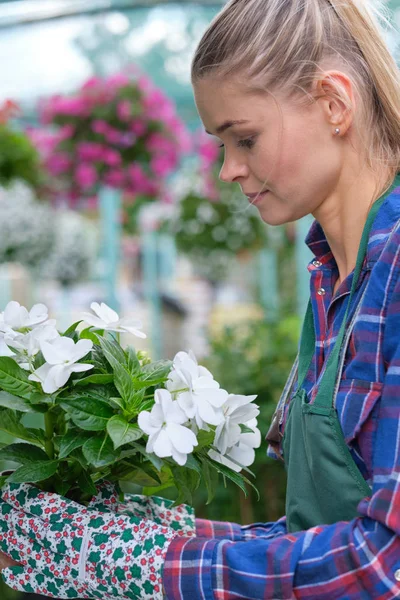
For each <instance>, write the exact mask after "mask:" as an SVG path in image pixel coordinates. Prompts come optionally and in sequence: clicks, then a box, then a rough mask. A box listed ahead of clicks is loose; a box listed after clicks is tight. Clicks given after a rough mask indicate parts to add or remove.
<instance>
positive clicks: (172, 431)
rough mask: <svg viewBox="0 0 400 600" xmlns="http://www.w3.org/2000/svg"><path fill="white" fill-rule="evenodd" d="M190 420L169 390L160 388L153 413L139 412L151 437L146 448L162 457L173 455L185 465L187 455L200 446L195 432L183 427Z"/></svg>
mask: <svg viewBox="0 0 400 600" xmlns="http://www.w3.org/2000/svg"><path fill="white" fill-rule="evenodd" d="M186 421H187V417H186V415H185V413H184V412H183V410H181V408H180V407H179V405H178V403H177V402H176V401H174V400H173V399H172V396H171V394H170V393H169V391H168V390H163V389H158V390H156V392H155V404H154V406H153V407H152V409H151V412H149V411H147V410H144V411H142V412H141V413H140V414H139V415H138V425H139V427H140V429H142V431H144V432H145V433H147V435H148V436H149V439H148V441H147V445H146V451H147V452H154V454H156V455H157V456H159V457H160V458H164V457H166V456H172V458H173V459H174V460H175V461H176V462H177V463H178V465H181V466H183V465H184V464H185V463H186V461H187V455H188V454H190V453H191V452H193V447H194V446H197V438H196V436H195V434H194V433H193V431H191V430H190V429H188V428H187V427H184V426H183V423H185V422H186Z"/></svg>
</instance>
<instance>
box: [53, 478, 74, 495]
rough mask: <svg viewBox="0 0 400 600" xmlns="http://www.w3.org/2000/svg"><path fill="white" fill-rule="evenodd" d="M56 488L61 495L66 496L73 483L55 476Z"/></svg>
mask: <svg viewBox="0 0 400 600" xmlns="http://www.w3.org/2000/svg"><path fill="white" fill-rule="evenodd" d="M54 489H55V491H56V493H57V494H59V495H60V496H65V495H66V494H67V492H68V490H70V489H71V483H69V482H68V481H62V480H61V479H58V477H55V478H54Z"/></svg>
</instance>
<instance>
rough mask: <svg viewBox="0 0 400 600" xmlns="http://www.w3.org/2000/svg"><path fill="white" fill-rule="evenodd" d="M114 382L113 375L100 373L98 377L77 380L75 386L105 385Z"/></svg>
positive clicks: (91, 376) (92, 376) (90, 376)
mask: <svg viewBox="0 0 400 600" xmlns="http://www.w3.org/2000/svg"><path fill="white" fill-rule="evenodd" d="M112 381H114V376H113V375H112V374H111V373H98V374H97V375H89V376H88V377H83V378H82V379H76V380H75V381H74V382H73V385H75V386H81V385H90V384H91V383H95V384H100V385H104V384H106V383H112Z"/></svg>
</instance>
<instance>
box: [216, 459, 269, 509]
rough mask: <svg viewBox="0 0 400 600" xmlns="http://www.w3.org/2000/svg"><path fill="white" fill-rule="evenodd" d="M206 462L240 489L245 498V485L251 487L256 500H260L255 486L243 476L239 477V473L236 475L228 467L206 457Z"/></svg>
mask: <svg viewBox="0 0 400 600" xmlns="http://www.w3.org/2000/svg"><path fill="white" fill-rule="evenodd" d="M207 460H208V462H209V463H210V464H211V465H212V466H213V467H214V468H215V469H216V470H217V471H218V472H219V473H221V474H222V475H225V477H227V478H228V479H230V480H231V481H233V483H235V484H236V485H237V486H238V487H240V489H241V490H242V491H243V492H244V495H245V497H246V498H247V490H246V483H247V484H248V485H249V486H250V487H252V488H253V489H254V490H255V491H256V493H257V500H259V499H260V494H259V491H258V489H257V488H256V487H255V485H253V484H252V483H251V481H249V480H248V479H247V477H245V476H244V475H241V474H240V473H236V471H232V469H230V468H229V467H227V466H226V465H222V464H221V463H218V462H216V461H215V460H212V458H210V457H207Z"/></svg>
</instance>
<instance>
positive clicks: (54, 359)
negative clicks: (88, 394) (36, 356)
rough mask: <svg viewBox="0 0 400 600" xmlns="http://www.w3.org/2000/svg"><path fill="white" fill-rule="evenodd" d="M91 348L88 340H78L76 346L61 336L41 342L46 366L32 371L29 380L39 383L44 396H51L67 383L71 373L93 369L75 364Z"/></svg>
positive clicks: (91, 345) (91, 344)
mask: <svg viewBox="0 0 400 600" xmlns="http://www.w3.org/2000/svg"><path fill="white" fill-rule="evenodd" d="M92 347H93V342H91V341H90V340H79V341H78V342H77V343H76V344H75V342H74V340H72V339H71V338H68V337H61V336H60V337H58V338H56V339H54V340H52V341H51V342H48V341H45V340H42V341H41V342H40V349H41V351H42V354H43V356H44V358H45V360H46V363H47V364H46V363H45V364H44V365H42V366H41V367H39V368H38V369H37V370H36V371H34V373H32V375H30V376H29V379H31V380H32V381H38V382H39V383H41V384H42V388H43V391H44V392H45V393H46V394H52V393H53V392H55V391H57V390H58V389H60V388H62V387H63V386H64V385H65V384H66V383H67V381H68V379H69V378H70V376H71V375H72V373H82V372H83V371H88V370H89V369H92V368H93V365H87V364H82V363H79V364H76V363H77V361H78V360H80V359H81V358H83V357H84V356H86V354H87V353H88V352H90V350H91V349H92Z"/></svg>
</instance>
